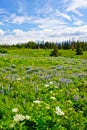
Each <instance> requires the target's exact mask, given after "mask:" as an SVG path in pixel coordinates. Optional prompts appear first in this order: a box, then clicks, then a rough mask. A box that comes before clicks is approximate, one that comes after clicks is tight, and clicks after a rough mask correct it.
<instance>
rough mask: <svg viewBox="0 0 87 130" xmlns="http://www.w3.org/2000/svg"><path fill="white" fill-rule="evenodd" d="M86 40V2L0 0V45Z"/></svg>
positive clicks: (75, 0)
mask: <svg viewBox="0 0 87 130" xmlns="http://www.w3.org/2000/svg"><path fill="white" fill-rule="evenodd" d="M66 40H81V41H87V0H0V44H16V43H25V42H28V41H37V42H39V41H51V42H62V41H66Z"/></svg>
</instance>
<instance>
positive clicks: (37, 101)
mask: <svg viewBox="0 0 87 130" xmlns="http://www.w3.org/2000/svg"><path fill="white" fill-rule="evenodd" d="M33 102H34V103H36V104H40V103H41V101H39V100H35V101H33Z"/></svg>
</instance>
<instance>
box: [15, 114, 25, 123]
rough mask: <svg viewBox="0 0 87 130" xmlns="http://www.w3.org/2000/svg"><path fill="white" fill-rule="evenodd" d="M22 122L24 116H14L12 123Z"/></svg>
mask: <svg viewBox="0 0 87 130" xmlns="http://www.w3.org/2000/svg"><path fill="white" fill-rule="evenodd" d="M23 120H25V116H24V115H22V114H16V115H15V116H14V121H15V122H19V121H23Z"/></svg>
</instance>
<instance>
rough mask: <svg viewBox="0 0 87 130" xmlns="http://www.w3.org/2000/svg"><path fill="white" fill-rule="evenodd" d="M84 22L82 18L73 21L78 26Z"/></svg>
mask: <svg viewBox="0 0 87 130" xmlns="http://www.w3.org/2000/svg"><path fill="white" fill-rule="evenodd" d="M82 24H83V21H82V20H77V21H75V22H74V23H73V25H76V26H81V25H82Z"/></svg>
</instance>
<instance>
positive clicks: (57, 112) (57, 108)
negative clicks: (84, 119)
mask: <svg viewBox="0 0 87 130" xmlns="http://www.w3.org/2000/svg"><path fill="white" fill-rule="evenodd" d="M56 114H57V115H60V116H62V115H64V112H63V111H62V110H61V109H60V108H59V106H57V107H56Z"/></svg>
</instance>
